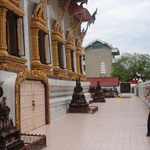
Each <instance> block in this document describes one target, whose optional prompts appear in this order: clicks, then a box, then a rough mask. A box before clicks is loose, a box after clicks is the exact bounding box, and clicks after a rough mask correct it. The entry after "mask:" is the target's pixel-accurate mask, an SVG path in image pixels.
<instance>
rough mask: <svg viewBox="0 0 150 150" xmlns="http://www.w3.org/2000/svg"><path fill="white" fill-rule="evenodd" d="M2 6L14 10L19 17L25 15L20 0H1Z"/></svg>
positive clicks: (0, 4) (0, 5)
mask: <svg viewBox="0 0 150 150" xmlns="http://www.w3.org/2000/svg"><path fill="white" fill-rule="evenodd" d="M0 7H4V8H6V9H8V10H10V11H13V12H14V13H15V14H16V15H17V16H19V17H23V16H24V12H23V11H22V10H21V9H20V0H0Z"/></svg>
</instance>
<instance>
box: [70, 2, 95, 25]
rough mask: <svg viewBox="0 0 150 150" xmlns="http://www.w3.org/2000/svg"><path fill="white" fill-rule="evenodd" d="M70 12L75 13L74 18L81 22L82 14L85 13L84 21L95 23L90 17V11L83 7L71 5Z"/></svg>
mask: <svg viewBox="0 0 150 150" xmlns="http://www.w3.org/2000/svg"><path fill="white" fill-rule="evenodd" d="M70 12H71V13H74V16H75V17H76V18H77V19H78V20H80V17H81V14H82V13H84V14H85V16H84V18H83V19H82V21H90V22H91V23H94V19H93V18H92V16H91V15H90V13H89V11H88V10H87V9H86V8H83V7H82V6H79V5H78V4H76V3H71V4H70Z"/></svg>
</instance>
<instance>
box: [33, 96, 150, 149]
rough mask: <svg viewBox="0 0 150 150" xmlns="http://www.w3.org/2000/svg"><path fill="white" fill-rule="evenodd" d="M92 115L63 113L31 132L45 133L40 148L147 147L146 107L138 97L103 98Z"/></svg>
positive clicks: (148, 144) (149, 145)
mask: <svg viewBox="0 0 150 150" xmlns="http://www.w3.org/2000/svg"><path fill="white" fill-rule="evenodd" d="M92 105H94V106H98V108H99V110H98V112H96V113H94V114H80V113H76V114H66V115H64V116H62V117H59V118H56V119H53V120H51V124H50V125H46V126H43V127H41V128H39V129H37V130H35V131H33V132H32V133H37V134H45V135H46V136H47V147H46V148H44V150H150V137H145V135H146V132H147V128H146V126H147V117H148V113H149V109H148V107H147V106H146V105H145V103H144V102H143V101H142V100H140V99H139V98H138V97H132V98H125V99H123V98H122V99H116V98H112V99H110V98H107V99H106V103H93V104H92Z"/></svg>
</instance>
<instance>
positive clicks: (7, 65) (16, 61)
mask: <svg viewBox="0 0 150 150" xmlns="http://www.w3.org/2000/svg"><path fill="white" fill-rule="evenodd" d="M0 8H1V9H0V63H1V64H0V69H8V70H12V71H22V70H24V69H25V68H26V66H25V63H26V61H27V60H26V59H24V58H21V57H16V56H12V55H10V54H9V53H8V45H7V44H8V43H7V42H6V41H7V35H6V33H7V31H6V29H7V27H6V18H7V12H8V11H12V12H13V13H14V14H16V15H17V16H18V20H17V22H16V24H17V40H18V41H17V43H18V56H21V45H20V42H21V39H20V30H21V27H20V19H21V18H22V17H23V16H24V13H23V11H22V10H21V9H20V0H7V1H6V0H1V1H0Z"/></svg>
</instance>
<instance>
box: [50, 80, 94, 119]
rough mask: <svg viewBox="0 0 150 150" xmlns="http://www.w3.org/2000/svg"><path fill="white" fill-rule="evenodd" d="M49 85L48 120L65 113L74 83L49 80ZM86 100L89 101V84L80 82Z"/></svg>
mask: <svg viewBox="0 0 150 150" xmlns="http://www.w3.org/2000/svg"><path fill="white" fill-rule="evenodd" d="M49 84H50V118H51V119H54V118H56V117H59V116H62V115H64V114H66V113H67V108H68V106H69V104H70V101H71V99H72V94H73V91H74V87H75V86H76V82H75V81H67V80H59V79H49ZM81 86H82V87H83V92H84V94H85V97H86V100H87V101H89V100H91V99H90V94H89V93H88V88H89V82H81Z"/></svg>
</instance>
